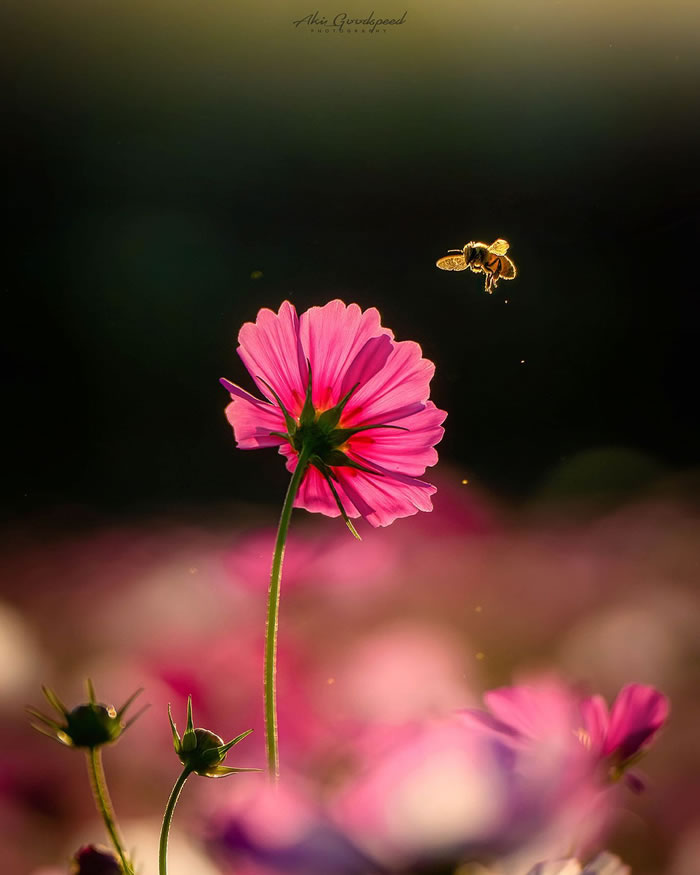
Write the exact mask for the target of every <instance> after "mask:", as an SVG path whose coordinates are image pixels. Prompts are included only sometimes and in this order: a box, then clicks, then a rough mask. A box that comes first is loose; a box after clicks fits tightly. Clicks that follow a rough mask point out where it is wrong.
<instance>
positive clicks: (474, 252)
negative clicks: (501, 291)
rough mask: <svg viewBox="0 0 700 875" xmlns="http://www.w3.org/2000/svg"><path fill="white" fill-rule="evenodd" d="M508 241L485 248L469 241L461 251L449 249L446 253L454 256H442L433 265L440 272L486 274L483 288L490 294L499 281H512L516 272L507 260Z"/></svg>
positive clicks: (484, 245) (497, 241)
mask: <svg viewBox="0 0 700 875" xmlns="http://www.w3.org/2000/svg"><path fill="white" fill-rule="evenodd" d="M508 245H509V244H508V241H507V240H501V238H500V237H499V239H498V240H494V242H493V243H492V244H491V245H490V246H487V245H486V244H485V243H474V242H473V241H471V242H470V243H467V245H466V246H465V247H464V248H463V249H450V250H448V252H450V253H456V254H454V255H443V256H442V258H438V260H437V261H436V262H435V264H436V265H437V266H438V267H439V268H440V270H466V269H467V268H469V270H471V271H473V272H474V273H484V274H486V282H485V285H484V288H485V289H486V291H487V292H488V293H489V295H490V294H492V292H493V290H494V289H495V288H496V286H497V285H498V281H499V280H512V279H514V278H515V274H516V270H515V265H514V264H513V262H512V261H511V260H510V258H508V256H507V255H506V252H508Z"/></svg>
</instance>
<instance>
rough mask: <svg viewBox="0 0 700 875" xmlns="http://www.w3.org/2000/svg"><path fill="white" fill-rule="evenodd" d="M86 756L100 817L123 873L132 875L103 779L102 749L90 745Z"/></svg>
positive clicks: (130, 865) (132, 870)
mask: <svg viewBox="0 0 700 875" xmlns="http://www.w3.org/2000/svg"><path fill="white" fill-rule="evenodd" d="M86 756H87V762H88V773H89V775H90V784H91V786H92V792H93V795H94V797H95V804H96V805H97V810H98V811H99V812H100V814H101V815H102V819H103V820H104V822H105V826H106V828H107V832H108V833H109V837H110V839H111V840H112V844H113V845H114V849H115V851H116V852H117V855H118V856H119V859H120V861H121V865H122V869H123V870H124V875H134V868H133V866H132V864H131V862H130V860H129V857H128V856H127V853H126V851H125V850H124V845H123V842H122V839H121V837H120V835H119V830H118V828H117V821H116V818H115V816H114V809H113V808H112V802H111V800H110V798H109V791H108V790H107V782H106V781H105V776H104V770H103V768H102V750H101V748H100V747H91V748H89V750H88V751H87V752H86Z"/></svg>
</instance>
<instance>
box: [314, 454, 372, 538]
mask: <svg viewBox="0 0 700 875" xmlns="http://www.w3.org/2000/svg"><path fill="white" fill-rule="evenodd" d="M313 464H314V466H315V467H316V468H318V470H319V471H320V472H321V474H323V476H324V477H325V479H326V483H327V484H328V487H329V489H330V490H331V493H332V494H333V498H334V499H335V503H336V504H337V505H338V510H339V511H340V515H341V516H342V518H343V520H344V521H345V525H346V526H347V527H348V529H349V530H350V533H351V534H352V535H353V537H355V538H357V540H358V541H361V540H362V538H361V537H360V536H359V534H358V532H357V529H356V528H355V526H354V525H353V524H352V521H351V519H350V517H349V516H348V515H347V513H346V511H345V508H344V507H343V502H342V501H341V500H340V496H339V495H338V492H337V491H336V488H335V486H334V485H333V480H334V479H336V478H334V477H333V475H332V472H331V471H330V469H329V468H328V466H327V465H326V464H324V463H323V462H322V461H321V460H320V459H319V460H318V462H314V463H313Z"/></svg>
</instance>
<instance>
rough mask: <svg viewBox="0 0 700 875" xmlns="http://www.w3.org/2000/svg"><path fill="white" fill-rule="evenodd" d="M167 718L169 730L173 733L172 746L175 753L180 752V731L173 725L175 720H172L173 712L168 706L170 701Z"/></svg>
mask: <svg viewBox="0 0 700 875" xmlns="http://www.w3.org/2000/svg"><path fill="white" fill-rule="evenodd" d="M168 720H169V721H170V730H171V732H172V733H173V747H174V748H175V753H176V754H179V753H180V733H179V732H178V731H177V726H176V725H175V721H174V720H173V712H172V710H171V708H170V703H168Z"/></svg>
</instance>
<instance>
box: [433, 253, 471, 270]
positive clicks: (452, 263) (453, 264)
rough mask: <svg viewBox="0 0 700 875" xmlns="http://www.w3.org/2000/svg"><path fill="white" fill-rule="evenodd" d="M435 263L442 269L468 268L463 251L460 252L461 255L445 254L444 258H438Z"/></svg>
mask: <svg viewBox="0 0 700 875" xmlns="http://www.w3.org/2000/svg"><path fill="white" fill-rule="evenodd" d="M435 265H436V266H437V267H439V268H440V270H466V269H467V262H466V260H465V258H464V255H463V254H462V253H460V254H459V255H443V256H442V258H438V260H437V261H436V262H435Z"/></svg>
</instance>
